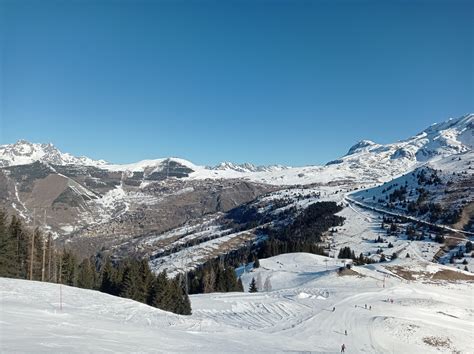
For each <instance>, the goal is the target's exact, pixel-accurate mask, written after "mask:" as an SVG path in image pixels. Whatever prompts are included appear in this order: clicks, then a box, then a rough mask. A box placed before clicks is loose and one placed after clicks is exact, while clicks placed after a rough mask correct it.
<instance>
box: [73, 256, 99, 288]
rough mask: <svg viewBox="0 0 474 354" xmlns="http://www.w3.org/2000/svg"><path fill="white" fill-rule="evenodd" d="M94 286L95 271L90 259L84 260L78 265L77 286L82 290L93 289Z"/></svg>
mask: <svg viewBox="0 0 474 354" xmlns="http://www.w3.org/2000/svg"><path fill="white" fill-rule="evenodd" d="M95 284H96V271H95V268H94V266H93V265H92V263H91V261H90V259H88V258H86V259H84V260H83V261H82V262H81V264H79V270H78V275H77V286H78V287H80V288H84V289H94V288H95Z"/></svg>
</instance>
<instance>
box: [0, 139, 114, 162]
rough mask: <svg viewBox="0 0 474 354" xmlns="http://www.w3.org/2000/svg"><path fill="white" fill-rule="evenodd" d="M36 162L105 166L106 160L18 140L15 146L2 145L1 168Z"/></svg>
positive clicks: (0, 147) (49, 145) (0, 151)
mask: <svg viewBox="0 0 474 354" xmlns="http://www.w3.org/2000/svg"><path fill="white" fill-rule="evenodd" d="M36 161H40V162H44V163H49V164H55V165H84V166H103V165H105V164H106V163H107V162H106V161H104V160H93V159H90V158H88V157H75V156H72V155H71V154H68V153H63V152H61V151H59V150H58V149H57V148H56V147H55V146H54V145H53V144H35V143H30V142H28V141H26V140H18V141H17V142H16V143H15V144H9V145H0V167H6V166H17V165H27V164H30V163H33V162H36Z"/></svg>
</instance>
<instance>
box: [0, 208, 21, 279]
mask: <svg viewBox="0 0 474 354" xmlns="http://www.w3.org/2000/svg"><path fill="white" fill-rule="evenodd" d="M8 231H9V230H8V228H7V218H6V215H5V213H4V212H3V211H0V276H1V277H16V276H17V275H18V273H19V269H17V267H16V262H15V261H16V252H15V251H16V247H15V246H16V242H15V241H16V240H15V239H14V238H13V237H12V235H11V233H10V232H8Z"/></svg>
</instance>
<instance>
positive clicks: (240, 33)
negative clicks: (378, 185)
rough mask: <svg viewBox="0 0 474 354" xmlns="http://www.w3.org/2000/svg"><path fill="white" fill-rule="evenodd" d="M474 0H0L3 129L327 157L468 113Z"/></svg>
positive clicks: (172, 150)
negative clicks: (360, 143) (360, 142)
mask: <svg viewBox="0 0 474 354" xmlns="http://www.w3.org/2000/svg"><path fill="white" fill-rule="evenodd" d="M473 16H474V2H473V1H469V0H467V1H458V0H449V1H436V0H433V1H416V0H415V1H355V0H354V1H337V0H336V1H290V0H288V1H243V0H241V1H178V0H177V1H143V0H141V1H140V0H138V1H125V0H122V1H98V0H97V1H86V0H84V1H74V0H72V1H49V0H42V1H27V0H25V1H12V0H0V26H1V27H0V30H1V32H0V34H1V40H2V41H1V71H0V84H1V86H0V89H1V101H0V104H1V106H0V114H1V122H0V143H2V144H6V143H13V142H15V141H16V140H18V139H20V138H22V139H27V140H30V141H33V142H52V143H54V144H55V145H56V146H58V147H59V148H60V149H61V150H63V151H67V152H71V153H73V154H75V155H87V156H90V157H93V158H103V159H106V160H109V161H112V162H118V163H120V162H132V161H136V160H140V159H145V158H158V157H165V156H179V157H183V158H186V159H189V160H191V161H193V162H195V163H199V164H215V163H217V162H219V161H222V160H230V161H235V162H246V161H248V162H253V163H256V164H270V163H282V164H288V165H306V164H320V163H324V162H326V161H329V160H331V159H334V158H336V157H339V156H340V155H342V154H344V153H345V152H346V151H347V150H348V148H349V147H350V146H351V145H352V144H354V143H355V142H356V141H358V140H360V139H371V140H375V141H377V142H380V143H387V142H392V141H395V140H399V139H402V138H406V137H408V136H411V135H414V134H416V133H418V132H419V131H420V130H422V129H424V128H425V127H427V126H428V125H430V124H432V123H434V122H437V121H442V120H445V119H447V118H449V117H457V116H460V115H463V114H465V113H468V112H472V111H474V107H473V102H474V88H473V80H474V79H473V76H474V71H473V63H474V54H473V52H474V26H472V18H473Z"/></svg>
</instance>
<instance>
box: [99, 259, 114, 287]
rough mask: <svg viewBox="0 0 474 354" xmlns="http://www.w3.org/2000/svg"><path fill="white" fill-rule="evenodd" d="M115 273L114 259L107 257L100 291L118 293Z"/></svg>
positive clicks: (102, 272)
mask: <svg viewBox="0 0 474 354" xmlns="http://www.w3.org/2000/svg"><path fill="white" fill-rule="evenodd" d="M115 273H116V270H115V269H114V267H113V265H112V261H111V260H110V258H108V257H107V258H106V260H105V263H104V265H103V266H102V269H101V272H100V286H99V290H100V291H102V292H103V293H107V294H111V295H117V288H116V284H115Z"/></svg>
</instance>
